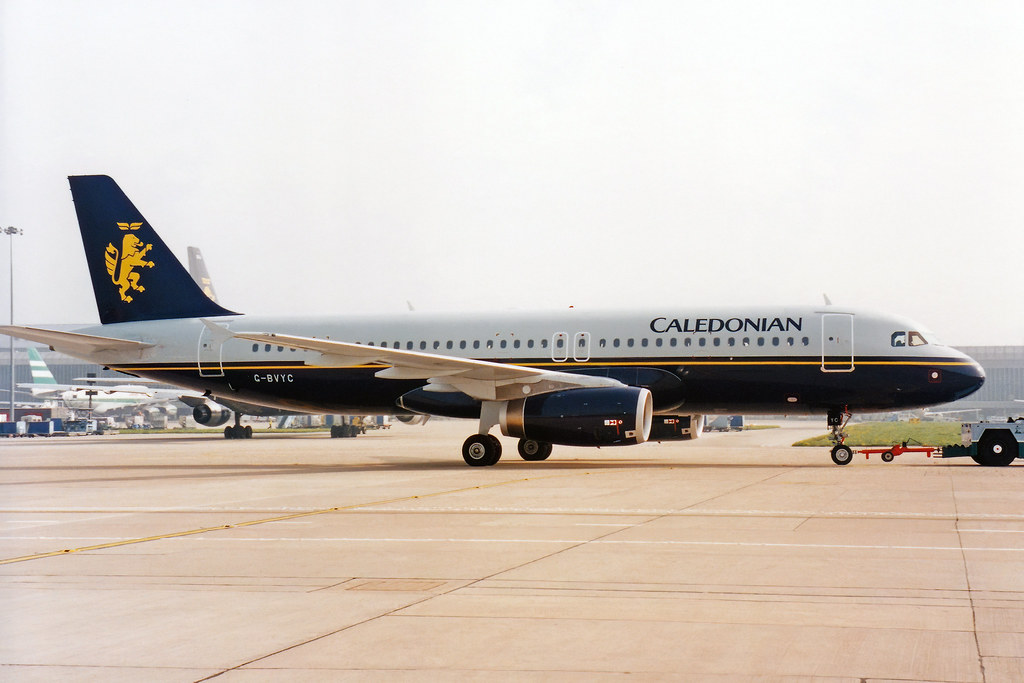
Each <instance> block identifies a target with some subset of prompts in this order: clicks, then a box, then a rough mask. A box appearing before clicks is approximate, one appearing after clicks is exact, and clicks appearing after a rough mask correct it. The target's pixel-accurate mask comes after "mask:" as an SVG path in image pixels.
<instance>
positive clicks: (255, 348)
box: [252, 344, 260, 351]
mask: <svg viewBox="0 0 1024 683" xmlns="http://www.w3.org/2000/svg"><path fill="white" fill-rule="evenodd" d="M252 350H253V351H259V350H260V345H259V344H253V345H252Z"/></svg>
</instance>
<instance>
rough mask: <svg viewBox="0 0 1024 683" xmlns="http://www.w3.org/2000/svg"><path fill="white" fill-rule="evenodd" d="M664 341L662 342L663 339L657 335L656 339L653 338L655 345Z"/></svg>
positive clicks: (659, 344)
mask: <svg viewBox="0 0 1024 683" xmlns="http://www.w3.org/2000/svg"><path fill="white" fill-rule="evenodd" d="M664 343H665V342H664V340H663V339H662V338H661V337H658V338H657V339H655V340H654V345H655V346H661V345H662V344H664Z"/></svg>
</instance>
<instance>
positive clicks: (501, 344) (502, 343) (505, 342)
mask: <svg viewBox="0 0 1024 683" xmlns="http://www.w3.org/2000/svg"><path fill="white" fill-rule="evenodd" d="M499 346H501V348H503V349H505V348H508V340H506V339H502V340H501V343H500V344H499Z"/></svg>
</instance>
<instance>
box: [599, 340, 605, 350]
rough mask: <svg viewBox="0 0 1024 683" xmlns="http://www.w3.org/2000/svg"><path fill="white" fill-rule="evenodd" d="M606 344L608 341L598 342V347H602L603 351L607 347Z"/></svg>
mask: <svg viewBox="0 0 1024 683" xmlns="http://www.w3.org/2000/svg"><path fill="white" fill-rule="evenodd" d="M605 343H606V340H604V339H602V340H601V341H599V342H597V345H598V346H600V347H601V348H602V349H603V348H604V347H605Z"/></svg>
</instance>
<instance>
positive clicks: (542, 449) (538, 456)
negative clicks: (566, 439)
mask: <svg viewBox="0 0 1024 683" xmlns="http://www.w3.org/2000/svg"><path fill="white" fill-rule="evenodd" d="M549 455H551V444H549V443H545V442H543V441H534V440H533V439H520V440H519V457H521V458H522V459H523V460H530V461H536V460H547V459H548V456H549Z"/></svg>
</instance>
